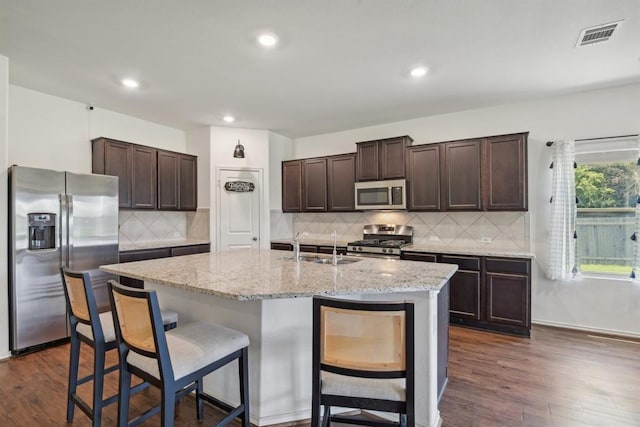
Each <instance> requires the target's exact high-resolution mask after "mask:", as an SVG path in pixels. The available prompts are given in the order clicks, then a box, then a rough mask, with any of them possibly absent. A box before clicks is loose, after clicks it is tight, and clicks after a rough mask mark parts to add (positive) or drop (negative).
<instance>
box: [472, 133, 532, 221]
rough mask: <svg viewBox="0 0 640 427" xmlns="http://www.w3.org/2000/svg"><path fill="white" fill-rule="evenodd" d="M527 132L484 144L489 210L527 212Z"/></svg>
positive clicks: (487, 205)
mask: <svg viewBox="0 0 640 427" xmlns="http://www.w3.org/2000/svg"><path fill="white" fill-rule="evenodd" d="M527 136H528V133H518V134H513V135H501V136H494V137H490V138H487V139H486V140H485V141H484V142H483V144H484V145H483V154H484V159H483V170H484V171H485V176H484V178H485V182H484V187H485V190H484V192H483V206H484V209H486V210H498V211H508V210H516V211H523V210H525V211H526V210H527Z"/></svg>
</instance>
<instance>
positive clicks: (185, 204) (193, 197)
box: [178, 154, 198, 211]
mask: <svg viewBox="0 0 640 427" xmlns="http://www.w3.org/2000/svg"><path fill="white" fill-rule="evenodd" d="M197 182H198V158H197V157H195V156H189V155H186V154H180V156H179V157H178V205H179V206H178V207H179V209H180V210H183V211H195V210H196V208H197V207H198V185H197Z"/></svg>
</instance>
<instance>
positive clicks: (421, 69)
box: [411, 67, 429, 77]
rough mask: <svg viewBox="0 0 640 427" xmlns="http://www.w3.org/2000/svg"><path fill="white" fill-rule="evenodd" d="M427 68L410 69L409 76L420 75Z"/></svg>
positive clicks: (423, 73)
mask: <svg viewBox="0 0 640 427" xmlns="http://www.w3.org/2000/svg"><path fill="white" fill-rule="evenodd" d="M428 70H429V69H428V68H427V67H415V68H414V69H412V70H411V77H422V76H424V75H425V74H427V71H428Z"/></svg>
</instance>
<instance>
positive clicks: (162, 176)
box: [158, 150, 198, 211]
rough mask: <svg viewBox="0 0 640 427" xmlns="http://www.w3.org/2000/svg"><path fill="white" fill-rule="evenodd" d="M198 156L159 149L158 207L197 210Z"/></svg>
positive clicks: (162, 208)
mask: <svg viewBox="0 0 640 427" xmlns="http://www.w3.org/2000/svg"><path fill="white" fill-rule="evenodd" d="M196 182H197V158H196V157H194V156H189V155H187V154H181V153H174V152H172V151H164V150H158V209H161V210H174V211H175V210H196V208H197V194H198V193H197V191H198V190H197V185H196Z"/></svg>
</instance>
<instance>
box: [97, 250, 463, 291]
mask: <svg viewBox="0 0 640 427" xmlns="http://www.w3.org/2000/svg"><path fill="white" fill-rule="evenodd" d="M314 255H315V254H314ZM290 258H291V252H287V251H277V250H266V249H243V250H234V251H229V252H218V253H202V254H196V255H186V256H180V257H173V258H162V259H156V260H148V261H137V262H130V263H123V264H111V265H103V266H101V267H100V270H102V271H105V272H107V273H112V274H116V275H119V276H125V277H130V278H133V279H138V280H144V281H150V282H154V283H158V284H161V285H165V286H171V287H175V288H181V289H186V290H190V291H193V292H199V293H203V294H208V295H214V296H218V297H222V298H228V299H234V300H240V301H248V300H262V299H274V298H297V297H311V296H313V295H335V296H338V295H356V294H375V293H393V292H420V291H439V290H440V289H441V288H442V286H444V285H445V284H446V283H447V281H448V280H449V278H451V276H452V275H453V274H454V273H455V271H456V270H457V266H456V265H451V264H442V263H438V264H436V263H428V262H411V261H401V260H397V259H379V258H358V261H357V262H354V263H351V264H341V265H337V266H334V265H330V264H329V265H327V264H319V263H314V262H307V261H299V262H295V261H293V260H292V259H290Z"/></svg>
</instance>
